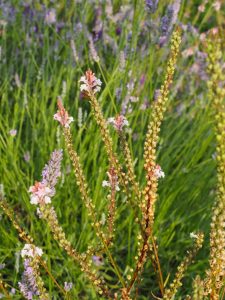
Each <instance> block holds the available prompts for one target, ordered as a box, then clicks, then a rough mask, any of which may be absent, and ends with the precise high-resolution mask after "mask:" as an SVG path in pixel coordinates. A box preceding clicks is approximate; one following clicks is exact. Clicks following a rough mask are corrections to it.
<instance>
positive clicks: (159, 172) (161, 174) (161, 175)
mask: <svg viewBox="0 0 225 300" xmlns="http://www.w3.org/2000/svg"><path fill="white" fill-rule="evenodd" d="M154 175H155V176H156V178H158V179H159V178H164V177H165V173H164V172H163V170H162V169H161V167H160V165H156V167H155V170H154Z"/></svg>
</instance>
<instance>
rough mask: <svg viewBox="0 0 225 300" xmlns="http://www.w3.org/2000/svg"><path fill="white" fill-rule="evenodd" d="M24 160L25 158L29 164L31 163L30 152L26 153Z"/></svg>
mask: <svg viewBox="0 0 225 300" xmlns="http://www.w3.org/2000/svg"><path fill="white" fill-rule="evenodd" d="M23 158H24V160H25V161H26V162H29V161H30V152H29V151H26V152H25V153H24V156H23Z"/></svg>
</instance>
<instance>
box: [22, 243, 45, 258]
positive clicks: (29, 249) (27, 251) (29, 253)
mask: <svg viewBox="0 0 225 300" xmlns="http://www.w3.org/2000/svg"><path fill="white" fill-rule="evenodd" d="M42 254H43V251H42V249H41V248H38V247H35V246H34V245H32V244H25V246H24V247H23V249H22V250H21V256H22V257H35V256H42Z"/></svg>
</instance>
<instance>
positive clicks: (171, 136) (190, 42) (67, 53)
mask: <svg viewBox="0 0 225 300" xmlns="http://www.w3.org/2000/svg"><path fill="white" fill-rule="evenodd" d="M35 2H37V3H38V2H39V1H35ZM44 2H45V4H46V5H50V4H48V1H44ZM136 2H137V3H136V9H134V17H133V18H131V20H129V18H126V19H125V20H124V21H123V23H122V24H121V26H122V33H121V36H120V37H118V36H116V34H115V29H116V24H114V23H113V21H112V20H110V19H109V18H107V16H106V11H105V3H104V1H103V4H102V7H103V17H102V18H103V20H104V24H105V26H106V28H107V34H109V36H110V37H111V38H112V40H114V41H115V42H116V44H117V49H116V50H115V53H113V50H112V48H111V47H110V46H109V45H105V44H104V43H102V42H101V40H100V41H98V42H97V43H96V48H97V51H98V55H99V57H100V63H99V65H98V64H96V63H94V62H93V61H92V60H91V58H90V53H89V48H88V41H87V38H86V36H85V30H86V29H85V25H86V26H87V27H88V28H89V29H90V30H91V29H92V26H93V22H94V14H93V4H91V2H90V1H84V2H82V3H80V4H77V5H75V4H71V6H68V8H66V7H64V4H63V3H64V2H63V1H62V2H61V5H60V7H59V8H58V18H61V19H62V20H64V22H66V24H67V29H66V30H65V29H64V30H62V31H61V32H60V33H57V32H56V31H55V29H54V26H47V25H46V24H44V23H41V22H40V23H39V26H40V29H39V30H40V31H41V32H42V33H43V41H42V44H41V45H38V43H37V45H35V41H36V40H35V34H34V36H31V37H30V38H31V44H30V45H28V44H27V42H26V39H27V37H26V35H27V32H28V31H29V22H27V24H26V26H21V24H22V22H24V21H25V20H24V19H23V18H22V15H21V14H20V13H19V14H18V16H17V19H16V20H15V21H14V22H13V23H12V24H10V23H9V24H8V25H7V26H6V29H5V34H3V35H2V36H1V49H2V54H1V61H0V68H1V77H0V99H1V101H0V110H1V115H0V183H1V184H3V185H4V193H5V195H6V197H7V200H8V203H9V204H10V206H11V207H13V209H15V211H16V212H17V213H18V214H19V216H20V223H21V225H22V226H23V227H24V228H26V230H27V231H29V233H30V234H31V236H32V237H34V241H35V244H36V245H37V246H39V247H41V248H42V249H43V250H44V253H45V258H46V261H47V265H48V267H49V269H50V270H51V272H52V273H53V275H54V277H55V278H56V279H57V281H58V282H59V283H60V284H61V285H63V282H64V281H72V282H73V284H74V287H73V289H72V291H71V299H99V297H98V296H97V295H96V292H95V291H94V289H93V288H92V286H91V285H90V283H89V282H88V281H87V280H86V279H85V276H84V275H83V274H82V273H81V272H80V269H79V267H78V266H77V265H76V264H74V263H73V262H72V261H71V259H70V258H68V257H67V256H66V254H65V253H64V252H63V251H62V250H61V249H60V248H59V247H58V245H57V244H56V242H54V240H53V238H52V236H51V233H50V231H49V229H48V228H47V227H46V224H45V223H44V222H43V221H42V220H39V219H38V218H37V216H36V213H35V208H34V207H33V206H32V205H31V204H30V201H29V195H28V192H27V190H28V188H29V186H31V185H32V184H33V183H34V181H35V180H39V179H40V176H41V170H42V168H43V167H44V165H45V163H46V162H47V161H48V159H49V157H50V153H51V152H52V151H53V150H54V149H60V148H64V142H63V137H62V134H61V131H60V129H59V128H58V124H57V122H55V121H54V120H53V114H54V113H55V112H56V100H57V96H58V95H60V94H62V85H63V82H65V83H66V93H65V97H64V104H65V106H66V108H67V109H68V110H69V112H70V115H72V116H73V117H74V119H75V122H74V123H73V125H72V126H71V128H72V133H73V141H74V147H75V149H76V150H77V152H78V153H79V155H80V157H81V163H82V165H83V167H84V172H85V175H86V178H87V181H88V184H89V188H90V191H91V196H92V198H93V201H94V202H95V204H96V207H97V208H98V216H99V218H101V217H102V214H107V209H106V207H107V199H106V191H105V190H104V189H102V186H101V185H102V181H103V180H104V179H106V171H107V168H108V163H107V156H106V153H105V149H104V146H103V143H102V141H101V136H100V131H99V129H98V127H97V125H96V123H95V121H94V119H93V116H92V115H91V113H90V106H89V103H88V102H87V101H86V100H84V99H80V91H79V85H78V80H79V79H80V77H81V75H82V74H83V72H84V71H85V70H86V69H87V68H88V67H90V68H92V69H93V70H94V71H95V72H96V74H97V76H98V77H99V78H101V80H102V81H103V83H104V84H103V89H102V92H101V93H100V97H99V101H100V103H101V106H102V109H103V112H104V116H105V117H106V118H108V117H110V116H114V115H115V114H116V113H118V112H120V110H121V101H117V100H116V96H115V95H116V89H117V88H121V89H122V97H121V98H122V99H123V98H124V97H125V95H126V94H127V88H126V86H127V83H128V82H129V81H130V79H133V80H134V82H135V87H134V91H133V93H132V95H134V96H138V97H139V101H138V102H137V103H133V104H132V111H131V112H130V113H129V114H127V118H128V120H129V123H130V128H131V132H132V133H131V134H129V143H130V146H131V149H132V153H133V157H134V159H135V160H136V165H135V171H136V174H137V176H138V179H139V181H140V183H141V186H142V187H143V186H144V184H145V173H144V171H143V145H144V140H145V133H146V129H147V125H148V121H149V120H150V115H151V106H150V107H148V108H147V109H146V110H141V109H140V107H141V104H142V103H144V101H145V100H147V101H148V102H149V104H151V101H152V98H153V95H154V91H155V89H157V88H159V87H160V84H161V83H162V81H163V74H164V69H165V66H166V59H167V56H168V49H169V47H168V44H166V45H165V46H164V47H163V48H159V47H158V46H157V45H155V44H153V43H152V38H151V37H150V33H149V31H148V30H147V29H145V31H144V36H143V38H142V39H141V37H140V36H138V35H139V34H140V31H141V30H142V26H144V25H142V22H143V20H145V19H148V18H149V16H146V13H145V11H144V1H143V2H142V1H140V2H139V1H136ZM12 3H13V5H14V6H15V7H16V8H18V9H19V10H21V11H22V9H21V5H20V1H12ZM71 3H74V1H71ZM117 3H118V7H119V4H121V1H117ZM122 3H123V4H126V3H128V4H129V5H130V7H131V8H132V9H133V8H134V7H135V6H134V3H135V1H133V2H132V1H122ZM199 3H200V1H194V0H192V1H182V8H181V10H180V14H179V20H180V22H182V23H184V24H187V23H191V24H193V25H195V26H196V27H197V28H198V29H199V30H200V32H204V31H206V30H208V29H209V28H212V27H214V26H218V25H220V24H221V23H222V21H223V16H222V13H221V12H218V13H215V12H214V11H213V10H212V8H211V6H210V5H209V6H207V9H206V11H205V12H204V13H203V14H196V12H197V7H198V4H199ZM167 4H168V1H165V3H164V1H163V4H160V7H159V9H158V11H157V13H156V15H155V16H154V18H156V17H157V15H158V16H161V15H162V14H163V12H164V11H165V9H166V7H167ZM118 7H117V4H115V6H114V9H115V11H116V10H117V9H118ZM37 9H40V8H38V5H37ZM187 14H188V15H187ZM196 15H197V17H196ZM77 22H81V23H82V24H83V30H82V31H80V32H77V31H74V30H73V31H72V34H71V38H73V39H74V41H75V44H76V47H77V49H78V52H79V55H80V59H79V61H78V62H77V63H76V62H74V59H73V56H72V51H71V48H70V38H67V37H66V31H69V30H71V29H72V28H73V26H74V24H76V23H77ZM130 30H132V32H133V35H132V38H131V41H130V45H131V46H130V47H132V48H133V49H134V51H133V52H131V54H130V55H128V58H127V60H126V67H125V69H124V70H122V71H121V70H120V67H119V52H120V51H122V50H124V47H125V46H126V45H127V34H128V33H129V31H130ZM56 43H57V49H56V50H54V45H55V44H56ZM142 46H143V47H145V51H144V52H143V51H141V47H142ZM193 46H197V47H198V48H199V49H202V48H201V47H202V46H200V41H199V37H198V36H194V35H191V34H189V33H184V38H183V42H182V50H184V49H187V48H189V47H193ZM202 51H204V48H203V49H202ZM132 53H133V54H132ZM143 53H144V54H143ZM57 57H58V58H57ZM56 58H57V59H56ZM195 59H196V57H195V56H194V57H191V58H188V59H187V58H184V57H182V56H181V55H180V57H179V59H178V66H177V71H176V76H175V81H174V83H173V85H172V86H171V96H170V101H169V106H168V110H167V113H166V117H165V120H164V123H163V128H162V131H161V137H160V144H159V148H158V162H159V164H160V165H161V166H162V168H163V170H164V171H165V174H166V177H165V179H164V180H161V181H160V184H159V199H158V202H157V209H156V221H155V234H156V236H157V239H158V244H159V256H160V260H161V265H162V267H163V275H164V278H166V276H167V274H171V277H172V276H173V274H174V272H175V270H176V268H175V267H176V266H177V265H178V263H179V262H180V261H181V260H182V258H183V256H184V255H185V252H186V250H187V249H188V248H189V247H190V246H191V243H192V241H191V239H190V237H189V235H190V232H192V231H197V230H201V231H203V232H205V234H206V239H205V243H204V247H203V249H202V250H201V251H200V253H199V254H198V256H197V262H196V263H195V264H194V265H192V266H191V268H189V269H188V272H187V276H186V279H185V281H184V282H185V284H184V286H183V288H182V290H181V294H182V295H185V294H187V293H191V284H192V280H193V279H194V277H195V275H196V274H200V275H201V276H204V272H205V269H206V267H207V265H208V259H207V257H208V252H209V224H210V214H211V207H212V204H213V201H214V199H215V194H214V189H215V182H216V181H215V178H216V177H215V175H216V164H215V161H214V160H213V158H212V154H213V153H214V152H215V141H214V133H213V118H212V116H211V111H210V106H209V103H208V97H207V88H206V84H205V81H204V80H201V79H199V77H198V74H197V75H195V74H192V73H191V72H190V66H191V65H192V64H193V62H194V61H195ZM15 74H18V76H19V78H20V80H21V86H20V87H18V86H17V85H16V84H15ZM142 74H145V75H146V80H145V83H144V85H143V86H140V84H139V80H140V77H141V75H142ZM180 107H182V108H183V110H182V111H181V113H179V111H178V108H180ZM78 108H81V109H82V112H83V114H85V115H86V118H85V119H84V121H83V123H82V127H78ZM12 128H16V129H17V131H18V132H17V135H16V136H15V137H12V136H10V134H9V131H10V129H12ZM111 133H112V136H113V139H114V141H115V144H114V145H115V149H116V148H117V151H118V153H119V154H120V149H119V147H118V145H117V136H116V133H115V132H114V131H113V130H111ZM133 134H135V135H136V136H137V140H136V141H133ZM27 151H29V152H30V161H29V162H26V161H25V160H24V158H23V156H24V154H25V153H26V152H27ZM69 165H70V161H69V158H68V156H67V153H66V151H64V160H63V167H62V170H63V172H62V174H63V177H62V179H61V180H60V182H59V184H58V185H57V193H56V196H55V197H54V199H53V205H54V207H55V208H56V212H57V214H58V217H59V220H60V223H61V224H62V226H63V228H64V230H65V232H66V233H67V235H68V238H69V240H70V241H71V242H72V244H73V246H74V247H75V248H76V249H77V250H78V251H85V250H86V249H87V246H88V245H92V244H94V243H95V242H94V241H96V238H95V234H94V233H93V230H92V227H91V220H90V219H89V218H88V216H87V212H86V209H85V207H84V205H83V203H82V201H81V198H80V194H79V191H78V189H77V186H76V184H75V178H74V175H73V173H72V171H71V172H69V173H68V166H69ZM71 169H72V167H71ZM133 217H134V214H133V211H132V209H131V207H130V206H129V203H127V202H126V199H123V198H122V197H121V198H119V199H118V211H117V216H116V228H117V230H116V237H115V244H114V246H113V247H112V249H111V252H112V253H113V256H114V258H115V260H116V261H117V263H118V266H119V268H120V269H121V272H122V273H123V272H125V271H122V270H127V268H128V266H130V267H132V266H133V265H134V256H135V255H136V254H135V253H136V252H135V251H136V249H137V227H136V226H134V224H133ZM22 247H23V243H22V242H21V241H19V239H18V235H17V232H16V231H15V230H14V228H13V227H12V224H11V223H10V222H9V220H8V219H7V217H6V216H4V215H3V213H1V226H0V263H3V262H4V263H5V264H6V267H5V268H4V269H3V270H2V271H1V273H2V276H3V279H4V281H5V282H6V283H8V284H9V286H13V287H15V288H16V289H17V290H18V284H17V283H18V281H19V279H20V276H21V273H22V261H21V259H20V258H17V256H15V253H18V251H20V250H21V248H22ZM103 270H104V273H105V274H106V276H107V279H108V281H109V282H110V283H111V285H112V287H114V286H117V285H118V279H117V278H116V275H115V271H114V270H113V268H112V267H111V266H110V264H109V263H108V261H107V259H106V258H105V265H104V266H103ZM123 275H125V273H123ZM43 278H45V286H46V288H47V290H49V292H50V294H51V296H52V298H53V299H62V298H61V297H62V296H61V295H60V294H59V292H58V290H57V288H56V286H55V285H54V284H53V282H52V281H51V280H50V279H48V277H47V276H46V274H45V273H44V271H43ZM151 291H152V292H153V293H156V294H157V287H156V284H155V276H154V274H153V269H152V267H151V264H150V263H149V262H147V264H146V266H145V271H144V276H143V281H142V282H141V284H140V295H142V296H139V297H138V299H153V298H152V295H151ZM16 295H17V296H13V299H21V296H20V294H19V293H17V294H16ZM182 299H183V298H182Z"/></svg>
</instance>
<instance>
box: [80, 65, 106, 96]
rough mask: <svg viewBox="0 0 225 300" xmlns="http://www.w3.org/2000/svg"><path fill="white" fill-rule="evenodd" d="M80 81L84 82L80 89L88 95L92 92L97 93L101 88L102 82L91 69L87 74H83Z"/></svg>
mask: <svg viewBox="0 0 225 300" xmlns="http://www.w3.org/2000/svg"><path fill="white" fill-rule="evenodd" d="M79 82H81V83H82V84H81V86H80V90H81V92H82V93H83V94H84V95H86V96H90V94H96V93H97V92H99V91H100V90H101V85H102V82H101V80H100V79H98V78H97V77H96V76H95V73H93V72H92V71H91V70H87V71H86V73H85V76H82V77H81V79H80V81H79Z"/></svg>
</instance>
